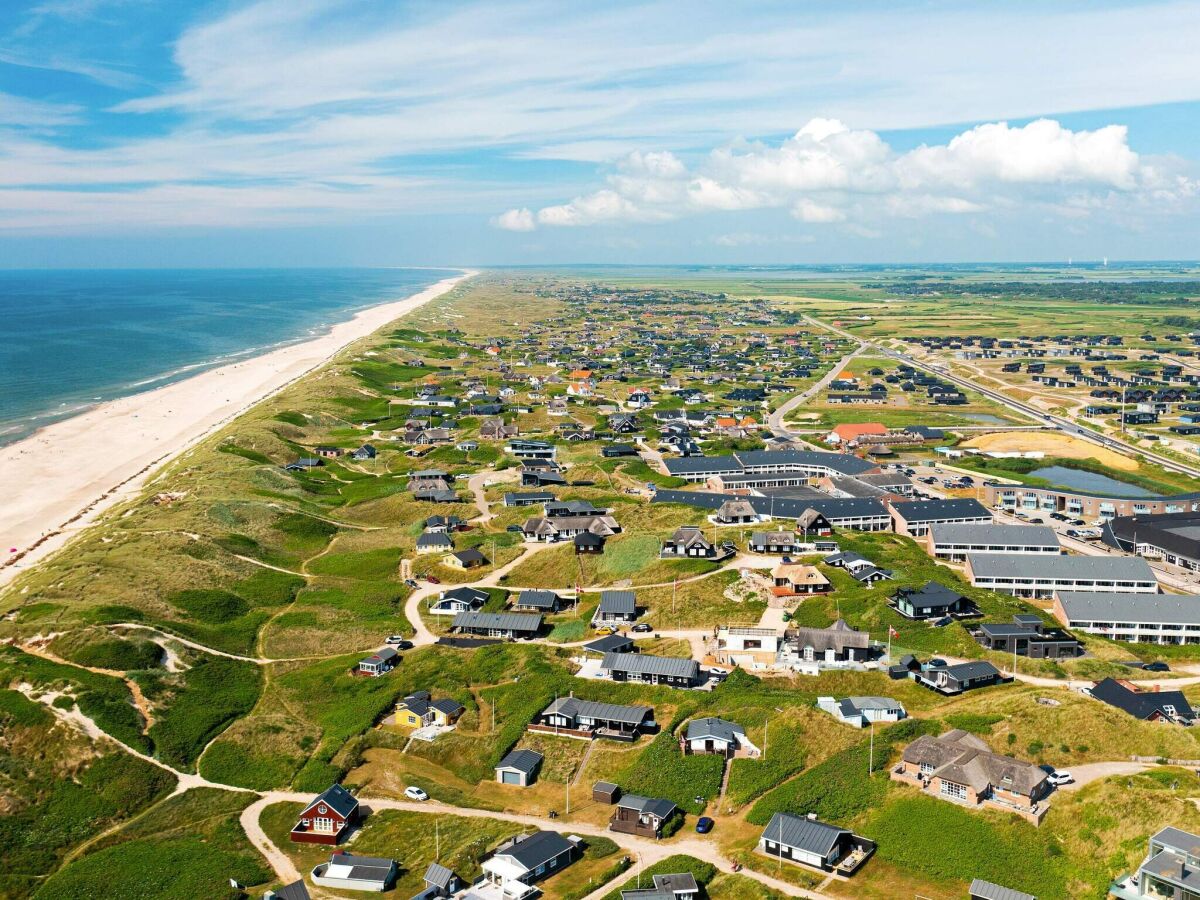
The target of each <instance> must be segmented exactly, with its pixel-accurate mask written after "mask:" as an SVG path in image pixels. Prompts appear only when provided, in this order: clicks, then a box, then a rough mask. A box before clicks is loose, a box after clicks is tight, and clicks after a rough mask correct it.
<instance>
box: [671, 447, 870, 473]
mask: <svg viewBox="0 0 1200 900" xmlns="http://www.w3.org/2000/svg"><path fill="white" fill-rule="evenodd" d="M664 463H665V464H666V467H667V472H668V473H670V474H671V475H700V474H705V473H712V474H716V473H720V472H739V471H742V470H744V469H747V468H754V467H759V466H786V465H791V466H795V467H796V468H825V469H828V470H829V471H830V472H836V473H838V474H841V475H859V474H862V473H864V472H870V471H871V470H872V469H875V468H877V466H876V465H875V463H872V462H868V461H867V460H864V459H859V458H858V457H857V456H850V455H849V454H846V453H824V452H821V451H812V450H744V451H742V452H740V453H734V454H732V455H728V456H684V457H681V458H678V459H676V458H672V459H666V460H664Z"/></svg>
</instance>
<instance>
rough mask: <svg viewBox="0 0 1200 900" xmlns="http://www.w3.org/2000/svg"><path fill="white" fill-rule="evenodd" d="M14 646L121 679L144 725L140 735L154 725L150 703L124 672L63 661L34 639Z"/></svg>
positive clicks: (136, 684) (65, 663)
mask: <svg viewBox="0 0 1200 900" xmlns="http://www.w3.org/2000/svg"><path fill="white" fill-rule="evenodd" d="M16 646H17V647H18V649H21V650H24V651H25V652H26V653H28V654H29V655H30V656H40V657H41V658H42V659H48V660H50V662H55V663H58V664H59V665H63V666H71V667H72V668H75V669H83V670H84V671H85V672H94V673H95V674H97V675H107V676H109V677H110V678H119V679H121V681H123V682H125V686H126V687H128V688H129V693H130V694H131V695H132V696H133V705H134V706H136V707H137V710H138V712H140V713H141V714H142V719H143V720H144V721H145V723H146V724H145V725H143V726H142V734H145V733H146V732H147V731H149V730H150V729H151V727H152V726H153V725H154V712H153V710H152V709H151V708H150V701H149V700H147V699H146V695H145V694H143V693H142V686H141V685H140V684H138V683H137V682H136V681H134V680H133V679H132V678H130V677H129V676H128V675H126V674H125V673H124V672H118V671H117V670H116V669H101V668H99V667H97V666H85V665H81V664H80V663H75V662H71V661H70V660H69V659H63V658H62V657H61V656H58V655H56V654H54V653H51V652H50V651H49V650H47V649H46V648H45V646H44V645H42V644H41V643H39V642H38V640H37V639H36V638H34V639H33V640H31V641H29V642H27V643H24V644H17V645H16Z"/></svg>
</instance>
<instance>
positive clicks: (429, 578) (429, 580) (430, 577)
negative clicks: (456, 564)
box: [425, 575, 442, 584]
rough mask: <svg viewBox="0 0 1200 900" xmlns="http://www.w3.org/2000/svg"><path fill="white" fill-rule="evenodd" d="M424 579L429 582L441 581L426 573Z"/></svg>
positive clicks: (439, 582) (436, 582)
mask: <svg viewBox="0 0 1200 900" xmlns="http://www.w3.org/2000/svg"><path fill="white" fill-rule="evenodd" d="M425 580H426V581H428V582H429V583H430V584H441V583H442V579H440V578H438V577H436V576H434V575H426V576H425Z"/></svg>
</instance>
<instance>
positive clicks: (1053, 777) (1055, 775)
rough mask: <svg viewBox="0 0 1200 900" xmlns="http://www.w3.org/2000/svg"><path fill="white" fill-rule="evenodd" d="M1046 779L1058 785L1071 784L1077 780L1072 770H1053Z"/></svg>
mask: <svg viewBox="0 0 1200 900" xmlns="http://www.w3.org/2000/svg"><path fill="white" fill-rule="evenodd" d="M1046 780H1047V781H1049V782H1050V783H1051V784H1052V785H1054V786H1055V787H1058V786H1059V785H1060V784H1071V783H1072V782H1073V781H1074V780H1075V776H1074V775H1072V774H1071V773H1070V772H1051V773H1050V774H1049V775H1047V776H1046Z"/></svg>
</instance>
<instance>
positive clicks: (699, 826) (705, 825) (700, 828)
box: [696, 816, 713, 834]
mask: <svg viewBox="0 0 1200 900" xmlns="http://www.w3.org/2000/svg"><path fill="white" fill-rule="evenodd" d="M712 829H713V820H712V819H711V818H709V817H708V816H701V817H700V818H698V819H697V820H696V833H697V834H708V833H709V832H710V831H712Z"/></svg>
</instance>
